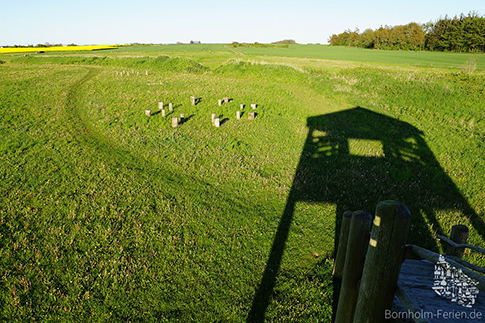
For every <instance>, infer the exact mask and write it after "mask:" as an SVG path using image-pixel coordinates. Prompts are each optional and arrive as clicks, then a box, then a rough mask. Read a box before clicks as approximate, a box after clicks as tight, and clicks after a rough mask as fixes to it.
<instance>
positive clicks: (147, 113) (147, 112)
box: [145, 109, 152, 117]
mask: <svg viewBox="0 0 485 323" xmlns="http://www.w3.org/2000/svg"><path fill="white" fill-rule="evenodd" d="M145 114H146V116H147V117H149V116H151V115H152V110H150V109H146V110H145Z"/></svg>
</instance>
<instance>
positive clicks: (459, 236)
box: [446, 224, 470, 258]
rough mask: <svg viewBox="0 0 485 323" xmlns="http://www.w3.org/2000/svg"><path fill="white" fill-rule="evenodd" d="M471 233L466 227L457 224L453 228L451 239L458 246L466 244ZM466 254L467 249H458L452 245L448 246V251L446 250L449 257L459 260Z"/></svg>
mask: <svg viewBox="0 0 485 323" xmlns="http://www.w3.org/2000/svg"><path fill="white" fill-rule="evenodd" d="M469 232H470V230H469V229H468V227H467V226H466V225H463V224H456V225H454V226H452V227H451V234H450V239H451V240H453V241H454V242H456V243H457V244H464V243H466V241H467V240H468V233H469ZM464 252H465V248H456V247H454V246H452V245H448V249H447V250H446V254H447V255H448V256H455V257H458V258H463V253H464Z"/></svg>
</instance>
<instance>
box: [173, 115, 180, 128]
mask: <svg viewBox="0 0 485 323" xmlns="http://www.w3.org/2000/svg"><path fill="white" fill-rule="evenodd" d="M178 125H179V118H177V117H173V118H172V127H174V128H177V126H178Z"/></svg>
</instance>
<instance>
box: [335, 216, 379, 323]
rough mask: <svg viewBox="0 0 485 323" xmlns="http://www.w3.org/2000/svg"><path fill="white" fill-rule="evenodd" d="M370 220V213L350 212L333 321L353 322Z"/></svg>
mask: <svg viewBox="0 0 485 323" xmlns="http://www.w3.org/2000/svg"><path fill="white" fill-rule="evenodd" d="M371 222H372V215H370V214H369V213H368V212H366V211H357V212H354V213H352V219H351V221H350V230H349V237H348V243H347V252H346V255H345V267H344V273H343V278H342V288H341V289H340V297H339V302H338V307H337V314H336V315H335V323H352V322H353V319H354V313H355V305H356V304H357V298H358V296H359V280H360V278H361V277H362V270H363V269H364V261H365V254H366V252H367V246H368V245H369V237H370V228H371Z"/></svg>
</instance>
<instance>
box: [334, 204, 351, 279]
mask: <svg viewBox="0 0 485 323" xmlns="http://www.w3.org/2000/svg"><path fill="white" fill-rule="evenodd" d="M351 219H352V212H350V211H345V212H344V214H343V216H342V223H341V224H340V236H339V239H338V246H337V255H336V256H335V262H334V265H333V277H335V279H337V280H339V281H341V280H342V277H343V274H344V264H345V253H346V252H347V241H348V239H349V230H350V220H351Z"/></svg>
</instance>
